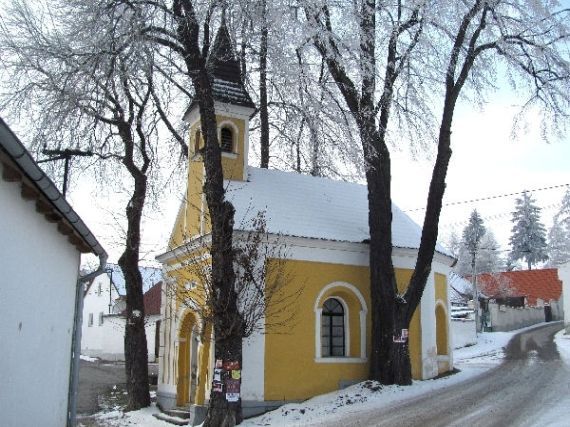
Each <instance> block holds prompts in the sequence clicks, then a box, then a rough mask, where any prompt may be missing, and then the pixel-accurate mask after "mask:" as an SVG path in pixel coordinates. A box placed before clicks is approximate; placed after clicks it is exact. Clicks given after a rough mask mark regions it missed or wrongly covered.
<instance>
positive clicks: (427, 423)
mask: <svg viewBox="0 0 570 427" xmlns="http://www.w3.org/2000/svg"><path fill="white" fill-rule="evenodd" d="M560 329H562V324H561V323H556V324H552V325H546V326H544V327H540V328H537V329H533V330H531V331H527V332H523V333H520V334H518V335H516V336H515V337H513V339H512V340H511V342H510V343H509V345H508V347H507V349H506V358H505V360H504V361H503V363H502V364H501V365H500V366H498V367H497V368H495V369H492V370H490V371H488V372H486V373H484V374H482V375H480V376H477V377H475V378H473V379H471V380H468V381H465V382H462V383H460V384H456V385H453V386H450V387H448V388H445V389H442V390H439V391H436V392H433V393H431V394H430V395H427V396H426V395H424V396H420V397H417V398H413V399H410V400H407V401H405V402H403V403H401V404H398V405H394V406H392V407H390V408H388V409H385V408H384V409H383V410H381V411H371V412H367V413H361V414H359V416H358V419H355V417H354V415H352V416H351V417H346V418H343V419H340V420H339V422H338V423H335V425H336V426H339V427H340V426H343V427H346V426H421V427H437V426H470V427H471V426H477V427H494V426H497V427H499V426H501V427H502V426H517V427H518V426H538V425H567V426H570V370H569V369H568V368H567V366H565V365H564V363H563V362H562V361H561V360H560V357H559V354H558V351H557V350H556V344H554V342H553V335H554V334H555V333H556V332H558V331H559V330H560ZM561 399H564V401H563V404H568V406H567V407H566V410H567V411H568V418H567V419H566V421H567V424H564V423H562V424H560V420H559V418H558V419H557V420H556V421H554V422H553V424H551V422H552V420H550V421H549V419H548V417H549V416H552V414H553V413H554V411H555V410H557V409H558V408H554V409H553V406H554V405H560V404H561ZM317 425H318V424H317ZM329 426H330V425H329Z"/></svg>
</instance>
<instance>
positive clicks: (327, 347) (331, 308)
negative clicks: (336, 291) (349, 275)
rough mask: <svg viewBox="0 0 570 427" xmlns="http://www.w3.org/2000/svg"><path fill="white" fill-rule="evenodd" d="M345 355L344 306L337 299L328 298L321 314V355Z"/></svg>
mask: <svg viewBox="0 0 570 427" xmlns="http://www.w3.org/2000/svg"><path fill="white" fill-rule="evenodd" d="M344 355H345V325H344V308H343V306H342V304H341V303H340V301H339V300H337V299H335V298H329V299H328V300H326V301H325V303H324V304H323V311H322V314H321V356H322V357H338V356H341V357H342V356H344Z"/></svg>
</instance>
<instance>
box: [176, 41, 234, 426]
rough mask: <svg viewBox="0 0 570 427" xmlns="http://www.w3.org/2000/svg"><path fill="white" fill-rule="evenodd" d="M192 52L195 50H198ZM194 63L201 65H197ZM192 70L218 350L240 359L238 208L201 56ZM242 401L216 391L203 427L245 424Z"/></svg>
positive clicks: (191, 61) (189, 62)
mask: <svg viewBox="0 0 570 427" xmlns="http://www.w3.org/2000/svg"><path fill="white" fill-rule="evenodd" d="M193 52H196V51H195V50H194V51H193ZM196 64H199V66H198V67H196ZM187 67H188V70H194V71H195V72H193V73H191V74H192V82H193V85H194V88H195V90H196V97H197V99H198V105H199V109H200V122H201V127H202V135H203V137H204V141H205V148H204V152H203V156H204V157H203V160H204V168H205V171H206V180H205V182H204V193H205V196H206V202H207V205H208V210H209V212H210V218H211V224H212V232H211V235H212V246H211V248H210V254H211V257H212V277H211V280H212V283H211V286H212V289H213V291H214V292H213V293H214V296H213V302H212V304H213V307H212V308H213V310H214V332H215V354H216V355H218V356H220V357H221V360H222V361H228V359H225V358H226V357H229V358H231V359H229V360H231V361H239V362H240V368H241V360H242V337H243V320H242V317H241V314H240V313H239V311H238V306H237V294H236V290H235V287H234V286H235V272H234V266H233V261H234V252H233V225H234V214H235V209H234V207H233V205H232V204H231V203H230V202H228V201H227V200H225V190H224V181H223V179H224V177H223V169H222V156H221V150H220V146H219V143H218V137H217V123H216V111H215V107H214V98H213V95H212V87H211V81H210V78H209V76H208V73H207V71H206V68H205V66H204V61H203V59H201V58H200V57H198V56H194V57H192V56H190V57H188V58H187ZM241 419H242V411H241V399H240V400H239V401H238V402H235V403H230V402H227V401H226V395H225V393H224V392H222V393H220V392H214V391H212V396H211V399H210V404H209V406H208V412H207V414H206V420H205V422H204V427H219V426H233V425H235V424H236V423H239V422H241Z"/></svg>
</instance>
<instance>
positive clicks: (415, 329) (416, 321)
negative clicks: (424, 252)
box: [396, 268, 422, 379]
mask: <svg viewBox="0 0 570 427" xmlns="http://www.w3.org/2000/svg"><path fill="white" fill-rule="evenodd" d="M412 273H413V271H412V270H405V269H398V268H397V269H396V282H397V284H398V291H399V292H400V293H403V292H404V291H405V290H406V289H407V287H408V284H409V283H410V279H411V277H412ZM408 333H409V338H408V339H409V341H408V342H409V350H410V361H411V363H412V377H413V378H414V379H421V378H422V323H421V306H418V308H416V311H415V312H414V315H413V316H412V320H411V321H410V329H409V331H408Z"/></svg>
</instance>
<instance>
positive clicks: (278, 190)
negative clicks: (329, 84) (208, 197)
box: [226, 167, 448, 255]
mask: <svg viewBox="0 0 570 427" xmlns="http://www.w3.org/2000/svg"><path fill="white" fill-rule="evenodd" d="M248 171H249V178H248V180H247V181H245V182H244V181H226V187H227V193H226V197H227V199H228V200H229V201H231V202H232V203H233V205H234V207H235V208H236V216H235V229H238V230H246V231H247V230H250V229H251V228H252V222H251V221H252V219H253V218H255V216H256V215H257V214H258V212H260V211H263V212H264V213H265V218H266V220H267V231H268V232H269V233H275V234H279V233H280V234H284V235H288V236H297V237H308V238H315V239H324V240H334V241H345V242H358V243H360V242H365V241H367V240H369V238H370V234H369V231H368V194H367V189H366V186H364V185H361V184H355V183H349V182H343V181H335V180H332V179H328V178H320V177H313V176H309V175H302V174H298V173H293V172H282V171H277V170H269V169H259V168H253V167H249V168H248ZM392 216H393V219H392V241H393V245H394V246H395V247H401V248H412V249H417V248H419V245H420V239H421V228H420V226H419V225H418V224H416V223H415V222H414V221H413V220H412V219H411V218H410V217H409V216H407V215H406V214H405V213H404V212H402V211H401V210H400V209H399V208H398V207H397V206H396V205H394V204H393V205H392ZM436 250H437V251H438V252H440V253H443V254H446V255H447V254H448V252H447V251H446V250H445V249H444V248H443V247H442V246H440V245H437V247H436Z"/></svg>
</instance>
